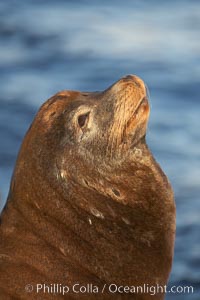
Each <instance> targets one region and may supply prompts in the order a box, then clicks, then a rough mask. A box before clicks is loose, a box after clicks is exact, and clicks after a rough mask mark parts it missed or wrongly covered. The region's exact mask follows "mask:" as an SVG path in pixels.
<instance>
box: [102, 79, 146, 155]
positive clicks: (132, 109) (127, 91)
mask: <svg viewBox="0 0 200 300" xmlns="http://www.w3.org/2000/svg"><path fill="white" fill-rule="evenodd" d="M110 93H112V98H111V99H112V100H113V99H114V100H113V102H114V118H113V120H112V124H111V128H110V136H109V142H108V146H109V148H110V149H111V152H112V153H113V152H115V149H116V148H124V145H126V147H127V145H129V146H132V145H133V144H137V143H138V142H139V140H140V139H142V138H143V137H144V136H145V134H146V127H147V122H148V117H149V112H150V107H149V101H148V89H147V87H146V85H145V84H144V82H143V81H142V79H140V78H139V77H137V76H135V75H128V76H126V77H123V78H122V79H120V80H119V81H118V82H116V83H115V84H114V85H113V86H112V87H111V88H110Z"/></svg>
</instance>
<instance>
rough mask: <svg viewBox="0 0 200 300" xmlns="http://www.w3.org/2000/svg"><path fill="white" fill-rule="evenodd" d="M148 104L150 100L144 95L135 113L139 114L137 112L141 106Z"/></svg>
mask: <svg viewBox="0 0 200 300" xmlns="http://www.w3.org/2000/svg"><path fill="white" fill-rule="evenodd" d="M146 105H147V106H148V105H149V101H148V98H147V96H144V97H143V98H142V100H141V101H140V102H139V103H138V106H137V107H136V109H135V111H134V115H137V113H138V112H139V110H140V108H141V107H142V106H146Z"/></svg>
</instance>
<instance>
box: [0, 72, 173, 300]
mask: <svg viewBox="0 0 200 300" xmlns="http://www.w3.org/2000/svg"><path fill="white" fill-rule="evenodd" d="M87 114H88V115H87ZM83 115H84V116H83ZM80 116H83V119H85V125H83V126H81V125H80V124H81V123H80V124H79V117H80ZM148 116H149V104H148V100H147V95H146V88H145V85H144V83H143V81H142V80H141V79H139V78H138V77H136V76H132V75H129V76H127V77H124V78H122V79H121V80H119V81H118V82H116V83H115V84H114V85H112V86H111V87H110V88H108V89H107V90H105V91H104V92H96V93H81V92H75V91H63V92H60V93H58V94H56V95H55V96H53V97H52V98H51V99H50V100H48V101H47V102H46V103H45V104H44V105H43V106H42V107H41V109H40V110H39V112H38V114H37V115H36V117H35V120H34V121H33V124H32V126H31V127H30V129H29V131H28V132H27V134H26V137H25V139H24V141H23V144H22V147H21V150H20V153H19V156H18V159H17V163H16V167H15V171H14V175H13V178H12V183H11V187H10V192H9V196H8V201H7V204H6V206H5V208H4V210H3V213H2V216H1V222H2V223H1V227H0V238H1V245H0V278H1V279H0V298H1V299H5V300H6V299H63V297H62V295H60V294H56V298H55V297H53V295H52V294H44V293H40V294H37V293H36V292H32V293H28V294H27V292H25V289H24V288H25V285H27V284H32V285H34V287H35V285H36V284H39V283H46V284H49V285H50V284H53V283H62V284H63V285H69V286H72V285H73V284H75V283H76V282H80V283H82V284H88V283H92V284H93V285H97V286H98V287H102V286H103V285H104V284H105V283H106V284H107V285H109V284H111V283H116V284H117V285H120V286H121V285H122V286H133V285H134V286H139V285H143V284H148V285H149V286H151V285H152V286H156V285H157V284H159V285H161V286H164V285H165V284H166V283H167V280H168V277H169V273H170V270H171V264H172V258H173V249H174V235H175V205H174V200H173V192H172V189H171V187H170V184H169V182H168V180H167V178H166V176H165V175H164V173H163V172H162V170H161V169H160V167H159V165H158V164H157V163H156V162H155V160H154V158H153V157H152V154H151V152H150V151H149V149H148V147H147V145H146V143H145V134H146V127H147V121H148ZM81 297H85V298H86V299H96V297H97V296H96V294H86V295H80V294H74V293H70V294H66V295H65V297H64V299H74V298H77V299H79V298H81ZM113 297H114V298H115V299H138V300H139V299H140V300H142V299H163V297H164V294H162V293H157V294H156V295H155V296H151V295H149V294H146V293H143V294H134V295H133V294H126V293H124V294H119V293H118V294H113V296H112V295H111V294H110V293H108V291H105V293H103V294H101V293H100V295H98V299H112V298H113Z"/></svg>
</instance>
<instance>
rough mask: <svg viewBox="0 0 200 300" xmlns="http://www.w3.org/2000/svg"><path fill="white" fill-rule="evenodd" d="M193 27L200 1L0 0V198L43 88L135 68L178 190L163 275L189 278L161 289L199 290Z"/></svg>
mask: <svg viewBox="0 0 200 300" xmlns="http://www.w3.org/2000/svg"><path fill="white" fill-rule="evenodd" d="M199 36H200V2H199V1H186V0H185V1H178V0H176V1H172V0H170V1H165V2H164V1H163V2H162V1H156V0H153V1H149V2H148V3H147V1H142V0H140V1H139V0H138V1H126V2H125V1H124V2H123V1H118V0H116V1H105V0H104V1H92V0H91V1H89V0H88V1H86V0H85V1H64V0H63V1H61V0H60V1H51V0H46V1H44V0H43V1H39V0H35V1H30V0H29V1H28V0H26V1H25V0H21V1H14V0H13V1H12V0H7V1H1V2H0V78H1V79H0V141H1V143H0V191H1V197H2V199H1V203H0V205H1V207H2V206H3V203H4V202H5V200H6V196H7V192H8V188H9V182H10V177H11V174H12V170H13V167H14V163H15V159H16V155H17V152H18V150H19V147H20V144H21V142H22V138H23V136H24V134H25V132H26V130H27V128H28V126H29V124H30V123H31V121H32V119H33V116H34V114H35V113H36V111H37V110H38V108H39V106H40V105H41V104H42V103H43V102H44V101H45V100H46V99H47V98H48V97H50V96H51V95H52V94H54V93H56V92H57V91H59V90H62V89H78V90H87V91H93V90H102V89H104V88H106V87H108V85H110V84H112V83H113V82H114V81H116V80H117V79H119V78H120V77H121V76H123V75H125V74H129V73H134V74H137V75H139V76H140V77H142V78H143V79H144V80H145V82H146V83H147V85H148V87H149V90H150V95H151V97H150V100H151V117H150V123H149V130H148V144H149V146H150V148H151V149H152V151H153V153H154V155H155V157H156V159H157V160H158V162H159V163H160V164H161V166H162V168H163V169H164V170H165V172H166V173H167V175H168V177H169V178H170V180H171V183H172V185H173V187H174V191H175V197H176V204H177V238H176V249H175V258H174V265H173V271H172V274H171V278H170V284H169V285H192V286H193V287H194V293H193V294H191V293H190V294H189V295H188V294H180V295H179V294H173V295H172V294H170V295H168V296H167V299H200V234H199V232H200V199H199V194H200V134H199V128H200V101H199V100H200V99H199V95H200V38H199Z"/></svg>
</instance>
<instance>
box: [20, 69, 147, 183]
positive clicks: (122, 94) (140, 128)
mask: <svg viewBox="0 0 200 300" xmlns="http://www.w3.org/2000/svg"><path fill="white" fill-rule="evenodd" d="M149 111H150V108H149V103H148V98H147V88H146V86H145V84H144V82H143V81H142V80H141V79H140V78H139V77H137V76H135V75H128V76H125V77H123V78H121V79H120V80H118V81H117V82H115V83H114V84H113V85H112V86H110V87H109V88H107V89H106V90H104V91H103V92H79V91H62V92H59V93H57V94H56V95H54V96H53V97H52V98H50V99H49V100H48V101H47V102H46V103H44V104H43V105H42V107H41V108H40V110H39V112H38V114H37V115H36V117H35V120H34V122H33V124H32V126H31V127H30V129H29V131H28V133H27V135H26V138H25V140H24V143H23V146H22V149H21V151H20V159H18V161H19V162H20V165H19V164H18V167H17V168H16V171H19V169H23V170H24V169H25V165H26V166H27V168H28V169H29V170H33V169H35V170H36V169H37V172H39V173H40V174H43V173H44V172H46V174H45V175H44V176H45V177H49V176H51V175H52V176H54V177H57V178H58V179H59V178H60V179H65V181H69V180H70V179H71V178H73V180H75V181H77V182H79V183H83V182H88V181H94V178H95V182H96V183H95V184H96V185H99V182H100V179H101V178H100V177H104V178H105V177H106V176H105V174H107V176H108V177H109V175H108V173H109V172H110V173H113V172H115V171H116V168H117V169H119V166H120V164H121V165H122V164H123V162H124V161H126V162H127V160H129V159H130V154H131V153H133V152H134V149H135V148H136V147H137V145H138V144H139V143H141V142H145V134H146V128H147V122H148V117H149ZM23 162H24V163H23ZM100 174H101V175H100ZM86 177H87V178H88V179H87V180H86V179H85V180H83V178H86ZM90 185H92V184H90Z"/></svg>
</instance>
